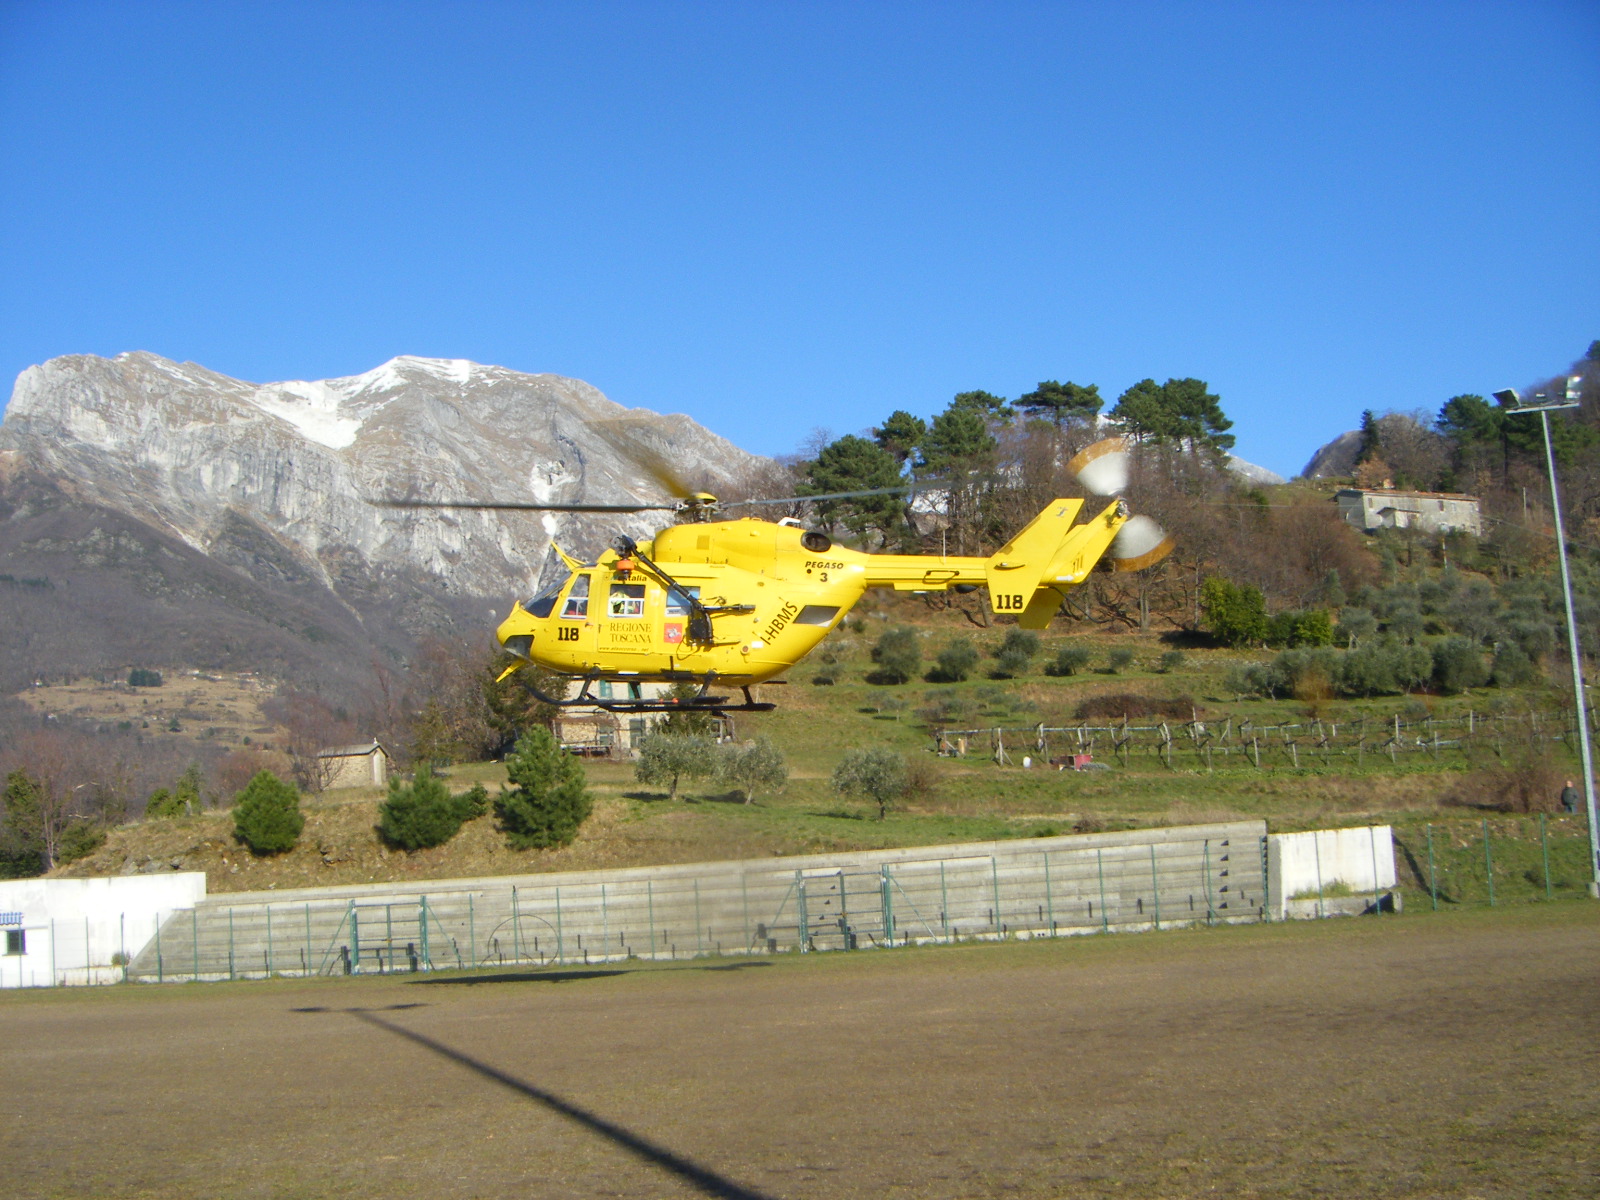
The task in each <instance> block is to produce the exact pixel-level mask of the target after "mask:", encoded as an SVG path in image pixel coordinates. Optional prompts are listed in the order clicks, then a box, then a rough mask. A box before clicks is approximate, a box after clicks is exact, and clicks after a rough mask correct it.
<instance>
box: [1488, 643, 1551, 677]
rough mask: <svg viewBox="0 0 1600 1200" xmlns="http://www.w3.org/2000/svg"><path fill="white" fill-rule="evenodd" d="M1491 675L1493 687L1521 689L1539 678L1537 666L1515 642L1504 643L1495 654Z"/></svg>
mask: <svg viewBox="0 0 1600 1200" xmlns="http://www.w3.org/2000/svg"><path fill="white" fill-rule="evenodd" d="M1491 675H1492V678H1493V680H1494V685H1495V687H1522V686H1524V685H1526V684H1530V683H1533V682H1534V681H1535V680H1537V679H1538V678H1539V664H1538V663H1536V662H1534V661H1533V659H1531V658H1529V657H1528V654H1527V651H1525V650H1524V649H1523V648H1522V647H1521V646H1520V645H1518V644H1517V643H1516V642H1514V641H1506V642H1502V643H1501V644H1500V649H1499V650H1498V651H1497V652H1496V653H1495V656H1494V666H1493V668H1492V669H1491Z"/></svg>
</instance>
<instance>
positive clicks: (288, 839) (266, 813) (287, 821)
mask: <svg viewBox="0 0 1600 1200" xmlns="http://www.w3.org/2000/svg"><path fill="white" fill-rule="evenodd" d="M305 824H306V819H305V816H304V815H303V814H302V813H301V812H300V793H299V792H297V791H296V790H295V789H294V786H293V785H292V784H287V783H285V782H284V781H283V780H281V779H279V778H278V777H277V776H276V775H274V774H273V773H272V772H271V771H261V772H258V773H257V775H256V777H255V778H254V779H252V780H251V781H250V782H249V783H247V784H245V785H244V790H243V791H242V792H240V793H239V794H238V795H237V796H235V797H234V800H233V836H234V837H236V838H237V839H238V840H239V841H241V842H243V843H244V844H245V845H246V846H248V847H250V852H251V853H252V854H282V853H283V852H284V851H285V850H291V849H293V848H294V844H295V842H296V841H297V840H298V839H299V837H300V831H301V830H302V829H304V828H305Z"/></svg>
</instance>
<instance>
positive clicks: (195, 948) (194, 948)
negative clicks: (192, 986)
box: [189, 908, 233, 983]
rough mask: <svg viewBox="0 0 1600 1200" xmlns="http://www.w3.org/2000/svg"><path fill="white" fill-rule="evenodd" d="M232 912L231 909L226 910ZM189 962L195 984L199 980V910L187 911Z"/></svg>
mask: <svg viewBox="0 0 1600 1200" xmlns="http://www.w3.org/2000/svg"><path fill="white" fill-rule="evenodd" d="M228 911H229V912H232V911H233V910H232V909H229V910H228ZM189 960H190V963H191V964H192V965H193V967H194V972H193V975H194V979H195V982H197V983H198V982H199V980H200V910H199V909H194V908H191V909H190V910H189Z"/></svg>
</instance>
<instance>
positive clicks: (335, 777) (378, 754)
mask: <svg viewBox="0 0 1600 1200" xmlns="http://www.w3.org/2000/svg"><path fill="white" fill-rule="evenodd" d="M317 760H318V765H319V766H320V767H321V768H322V773H323V775H324V777H325V778H326V779H327V783H325V784H323V787H324V788H325V789H328V790H331V789H333V788H347V787H383V786H385V785H386V784H387V783H388V782H389V752H388V751H387V750H385V749H384V748H383V747H382V746H381V745H380V744H379V743H378V742H376V741H371V742H363V743H361V744H360V745H359V746H333V747H330V748H329V749H327V750H319V751H318V752H317Z"/></svg>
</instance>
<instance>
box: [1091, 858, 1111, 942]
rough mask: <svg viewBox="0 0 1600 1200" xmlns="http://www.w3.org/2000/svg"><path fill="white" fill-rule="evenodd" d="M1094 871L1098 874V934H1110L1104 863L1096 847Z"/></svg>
mask: <svg viewBox="0 0 1600 1200" xmlns="http://www.w3.org/2000/svg"><path fill="white" fill-rule="evenodd" d="M1094 865H1095V869H1096V870H1097V871H1099V873H1100V932H1101V933H1110V932H1111V925H1110V922H1109V920H1108V918H1107V917H1106V863H1105V858H1104V857H1103V854H1102V852H1101V850H1100V848H1099V847H1098V846H1096V847H1095V851H1094Z"/></svg>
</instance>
